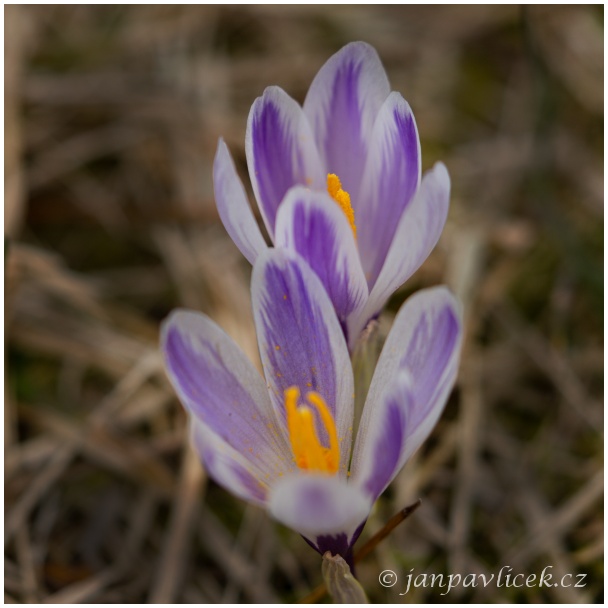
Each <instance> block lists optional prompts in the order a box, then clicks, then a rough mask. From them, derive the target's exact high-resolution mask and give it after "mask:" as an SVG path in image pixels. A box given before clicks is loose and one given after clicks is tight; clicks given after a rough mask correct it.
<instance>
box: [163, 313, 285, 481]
mask: <svg viewBox="0 0 608 608" xmlns="http://www.w3.org/2000/svg"><path fill="white" fill-rule="evenodd" d="M161 341H162V349H163V353H164V356H165V365H166V368H167V374H168V376H169V379H170V380H171V383H172V384H173V386H174V388H175V390H176V392H177V394H178V396H179V398H180V401H181V402H182V404H183V405H184V407H185V408H186V409H187V410H188V411H189V412H190V414H191V415H192V416H193V418H195V419H196V420H197V421H199V422H200V423H201V424H202V425H204V427H205V428H206V429H208V430H209V431H210V433H213V435H214V436H215V437H216V438H217V441H220V442H221V443H222V444H226V445H227V446H229V447H230V448H231V450H228V452H230V453H232V450H233V451H235V452H237V453H239V454H240V455H241V456H242V459H243V460H244V461H245V462H247V463H248V467H249V468H250V470H251V471H252V472H253V474H254V475H255V476H256V477H257V478H258V479H260V480H263V481H268V482H269V483H270V482H272V480H274V479H276V478H278V477H279V476H281V475H282V474H284V473H285V472H288V471H289V470H291V469H293V467H294V466H295V465H294V464H293V462H292V461H293V458H292V455H291V450H290V448H289V447H288V445H287V442H286V438H285V437H284V436H283V435H282V433H281V426H280V425H279V424H277V420H276V418H275V416H274V412H273V410H272V406H271V403H270V400H269V398H268V392H267V389H266V386H265V384H264V380H263V379H262V377H261V376H260V374H259V373H258V372H257V371H256V369H255V368H254V367H253V365H252V364H251V363H250V362H249V361H248V360H247V358H246V357H245V355H244V354H243V352H242V351H241V350H240V349H239V348H238V346H237V345H236V344H235V343H234V342H233V341H232V340H231V339H230V338H229V337H228V336H227V335H226V334H225V333H224V332H223V331H222V330H221V329H220V328H219V327H218V326H217V325H216V324H215V323H213V321H211V320H210V319H208V318H207V317H205V316H204V315H201V314H198V313H194V312H190V311H186V310H176V311H174V312H173V313H171V315H170V316H169V318H168V319H167V320H166V321H165V322H164V323H163V326H162V330H161ZM215 444H217V442H215V443H214V445H215ZM211 447H213V446H211Z"/></svg>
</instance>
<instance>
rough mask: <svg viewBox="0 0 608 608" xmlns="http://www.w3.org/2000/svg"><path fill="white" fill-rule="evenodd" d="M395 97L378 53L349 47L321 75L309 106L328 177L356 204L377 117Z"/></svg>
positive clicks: (308, 98) (359, 46)
mask: <svg viewBox="0 0 608 608" xmlns="http://www.w3.org/2000/svg"><path fill="white" fill-rule="evenodd" d="M389 93H390V86H389V83H388V78H387V77H386V72H385V71H384V68H383V67H382V63H381V61H380V58H379V57H378V53H377V52H376V50H375V49H374V48H373V47H371V46H370V45H369V44H366V43H365V42H353V43H351V44H347V45H346V46H345V47H343V48H342V49H341V50H339V51H338V52H337V53H336V54H335V55H333V56H332V57H330V58H329V59H328V61H327V62H326V63H325V65H323V67H322V68H321V69H320V70H319V72H318V74H317V75H316V76H315V79H314V80H313V81H312V84H311V85H310V89H309V90H308V95H307V96H306V100H305V102H304V113H305V114H306V116H307V117H308V121H309V122H310V124H311V126H312V129H313V132H314V136H315V141H316V142H317V146H318V149H319V153H320V155H321V159H322V161H323V165H324V167H325V169H326V172H327V173H335V174H336V175H337V176H338V177H339V178H340V180H341V181H342V187H343V188H344V190H346V191H347V192H349V193H350V195H351V198H352V200H353V201H356V199H357V198H358V195H359V185H360V182H361V176H362V174H363V169H364V167H365V159H366V158H367V154H368V151H369V148H368V146H369V140H370V136H371V133H372V129H373V126H374V121H375V120H376V116H377V115H378V112H379V110H380V107H381V106H382V104H383V102H384V100H385V99H386V98H387V97H388V95H389Z"/></svg>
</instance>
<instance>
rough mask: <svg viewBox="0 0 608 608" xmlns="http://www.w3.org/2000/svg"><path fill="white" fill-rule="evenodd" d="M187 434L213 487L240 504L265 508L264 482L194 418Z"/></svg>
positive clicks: (266, 494)
mask: <svg viewBox="0 0 608 608" xmlns="http://www.w3.org/2000/svg"><path fill="white" fill-rule="evenodd" d="M190 434H191V437H192V443H193V445H194V447H195V449H196V451H197V452H198V455H199V456H200V458H201V460H202V462H203V464H204V465H205V468H206V469H207V472H208V473H209V475H210V477H211V478H212V479H214V480H215V481H216V483H218V484H220V485H221V486H222V487H223V488H225V489H226V490H228V491H229V492H231V493H232V494H234V495H235V496H238V497H239V498H242V499H243V500H247V501H249V502H252V503H254V504H257V505H260V506H265V504H266V502H267V497H268V485H267V481H268V480H264V475H263V474H261V473H260V471H259V470H257V469H256V467H254V466H253V465H252V464H251V463H250V462H248V461H247V460H246V459H245V458H244V457H243V456H242V455H241V454H239V453H238V452H237V451H236V450H235V449H234V448H232V447H230V446H229V445H228V444H227V443H225V442H224V441H223V440H222V439H220V438H219V437H218V436H217V435H216V434H215V433H214V432H213V431H211V430H209V429H208V428H207V427H206V426H205V425H204V424H203V423H202V422H201V421H200V420H198V419H197V418H196V417H195V416H191V417H190Z"/></svg>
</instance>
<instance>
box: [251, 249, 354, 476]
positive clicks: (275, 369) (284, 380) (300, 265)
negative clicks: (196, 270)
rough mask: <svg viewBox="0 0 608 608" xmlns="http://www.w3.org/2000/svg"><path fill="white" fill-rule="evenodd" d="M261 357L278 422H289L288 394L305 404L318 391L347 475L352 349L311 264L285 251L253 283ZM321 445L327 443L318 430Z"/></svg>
mask: <svg viewBox="0 0 608 608" xmlns="http://www.w3.org/2000/svg"><path fill="white" fill-rule="evenodd" d="M251 291H252V294H251V295H252V302H253V315H254V320H255V326H256V331H257V335H258V343H259V347H260V355H261V358H262V365H263V367H264V374H265V376H266V382H267V384H268V388H269V390H270V397H271V400H272V403H273V405H274V408H275V411H276V414H277V417H278V418H279V419H280V420H282V421H284V420H285V402H284V393H285V390H286V389H287V388H289V387H291V386H296V387H298V389H299V390H300V394H301V396H302V403H303V404H305V403H306V402H305V399H304V397H305V395H306V394H307V393H308V392H310V391H316V392H317V393H319V394H320V395H321V397H323V399H324V400H325V402H326V403H327V406H328V408H329V410H330V412H331V414H332V416H333V417H334V420H335V422H336V430H337V433H338V440H339V442H340V473H341V475H345V474H346V468H347V466H348V460H349V456H350V444H351V436H352V422H353V396H354V395H353V390H354V389H353V373H352V368H351V364H350V358H349V354H348V349H347V346H346V342H345V339H344V335H343V333H342V329H341V328H340V323H339V322H338V318H337V317H336V313H335V312H334V309H333V306H332V303H331V301H330V300H329V297H328V296H327V293H326V292H325V288H324V287H323V284H322V283H321V281H320V280H319V278H318V277H317V275H316V274H315V273H314V272H313V271H312V270H311V268H310V267H309V266H308V264H307V263H306V262H305V261H304V260H303V259H302V258H301V257H300V256H298V255H297V254H294V253H293V252H289V251H287V250H285V249H269V250H268V251H267V252H264V253H263V254H261V255H260V257H259V258H258V261H257V262H256V265H255V266H254V267H253V277H252V281H251ZM317 429H318V431H319V436H320V438H321V441H322V442H324V445H325V446H328V437H327V434H326V433H325V432H324V430H323V429H322V428H319V426H317Z"/></svg>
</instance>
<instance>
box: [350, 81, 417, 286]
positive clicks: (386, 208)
mask: <svg viewBox="0 0 608 608" xmlns="http://www.w3.org/2000/svg"><path fill="white" fill-rule="evenodd" d="M419 183H420V142H419V140H418V131H417V128H416V122H415V120H414V115H413V114H412V111H411V109H410V107H409V105H408V104H407V102H406V101H405V100H404V99H403V98H402V97H401V96H400V95H399V94H398V93H391V94H390V95H389V97H388V98H387V100H386V102H385V103H384V105H383V106H382V109H381V110H380V113H379V115H378V120H377V121H376V125H375V126H374V132H373V136H372V144H371V146H370V154H369V157H368V163H367V166H366V169H365V175H364V178H363V183H362V193H361V197H362V201H361V205H360V210H358V211H359V212H358V214H357V216H356V220H357V223H358V225H360V229H359V250H360V252H361V259H362V261H363V267H364V270H365V273H366V276H367V279H368V283H369V285H370V289H371V288H372V287H373V285H374V283H375V281H376V279H377V277H378V275H379V274H380V270H381V269H382V265H383V264H384V260H385V259H386V255H387V253H388V250H389V248H390V246H391V243H392V241H393V237H394V236H395V231H396V230H397V226H398V224H399V220H400V218H401V216H402V214H403V212H404V210H405V209H406V208H407V206H408V205H409V204H410V202H411V201H412V199H413V196H414V194H415V192H416V190H417V189H418V185H419ZM401 245H402V247H403V248H406V247H407V246H408V243H402V244H401Z"/></svg>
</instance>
